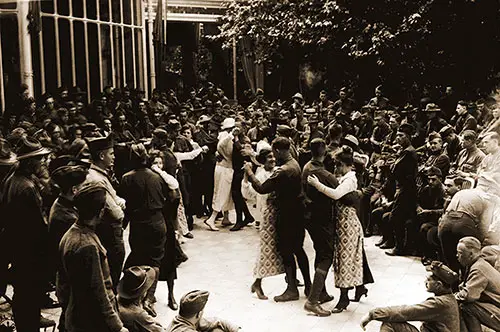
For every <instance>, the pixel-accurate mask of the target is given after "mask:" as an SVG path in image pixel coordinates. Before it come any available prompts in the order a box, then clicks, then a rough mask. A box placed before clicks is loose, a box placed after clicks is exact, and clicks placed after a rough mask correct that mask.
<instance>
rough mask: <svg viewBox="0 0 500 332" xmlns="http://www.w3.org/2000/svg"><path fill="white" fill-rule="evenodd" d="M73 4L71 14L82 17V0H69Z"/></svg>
mask: <svg viewBox="0 0 500 332" xmlns="http://www.w3.org/2000/svg"><path fill="white" fill-rule="evenodd" d="M70 1H71V3H72V5H73V16H75V17H83V0H70Z"/></svg>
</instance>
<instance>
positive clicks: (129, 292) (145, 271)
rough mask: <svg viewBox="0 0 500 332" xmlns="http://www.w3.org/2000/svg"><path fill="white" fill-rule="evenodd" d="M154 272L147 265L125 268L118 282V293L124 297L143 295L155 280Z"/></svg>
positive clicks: (134, 297) (132, 297)
mask: <svg viewBox="0 0 500 332" xmlns="http://www.w3.org/2000/svg"><path fill="white" fill-rule="evenodd" d="M155 273H156V272H155V270H154V269H153V268H151V267H149V266H132V267H131V268H128V269H126V270H125V271H124V272H123V278H122V279H121V280H120V282H119V283H118V295H119V296H120V297H121V298H124V299H136V298H138V297H140V296H142V295H144V293H146V292H147V291H148V289H149V288H151V285H152V284H153V282H154V281H155V277H156V275H155Z"/></svg>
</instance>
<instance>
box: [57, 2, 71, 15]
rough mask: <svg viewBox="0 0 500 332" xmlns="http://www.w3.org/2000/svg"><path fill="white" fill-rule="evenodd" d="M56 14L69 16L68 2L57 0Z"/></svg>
mask: <svg viewBox="0 0 500 332" xmlns="http://www.w3.org/2000/svg"><path fill="white" fill-rule="evenodd" d="M57 13H58V14H59V15H65V16H69V0H57Z"/></svg>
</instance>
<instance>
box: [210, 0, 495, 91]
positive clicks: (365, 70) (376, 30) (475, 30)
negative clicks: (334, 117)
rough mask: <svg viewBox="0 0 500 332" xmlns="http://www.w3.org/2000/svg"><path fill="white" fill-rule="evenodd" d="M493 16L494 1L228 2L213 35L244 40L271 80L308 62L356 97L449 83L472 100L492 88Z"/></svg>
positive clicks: (227, 40) (328, 80)
mask: <svg viewBox="0 0 500 332" xmlns="http://www.w3.org/2000/svg"><path fill="white" fill-rule="evenodd" d="M499 17H500V1H498V0H379V1H366V0H338V1H335V0H270V1H265V0H253V1H252V0H234V1H231V2H229V4H228V7H227V11H226V14H225V16H224V17H223V18H222V20H221V26H220V30H221V32H220V34H219V35H218V36H217V37H216V38H218V39H220V40H222V41H223V42H224V45H225V46H226V47H230V46H231V45H232V40H233V38H236V40H241V39H243V38H250V39H251V40H252V41H253V43H254V52H255V57H256V61H259V62H264V63H265V64H266V69H267V70H268V72H269V73H271V76H272V74H278V76H283V75H287V74H289V73H293V74H294V75H295V76H296V73H298V71H296V70H290V67H298V66H299V65H300V64H304V63H309V64H310V65H312V66H313V67H314V68H315V69H317V70H318V71H322V72H325V73H326V75H325V79H326V82H325V80H323V81H324V83H325V84H326V85H327V86H329V87H339V86H340V85H343V84H345V83H351V84H352V85H354V86H357V87H358V89H360V90H361V92H362V94H363V95H365V94H366V93H369V92H368V91H371V90H372V89H373V86H374V85H376V84H379V83H384V85H386V87H388V89H387V90H392V91H394V93H395V94H396V95H398V96H399V98H400V99H401V100H404V99H406V98H409V97H410V98H411V96H410V92H412V91H421V90H423V89H424V88H425V87H427V88H431V89H432V88H434V87H435V86H439V87H440V88H441V87H442V86H445V85H449V84H451V85H453V86H454V87H455V88H456V90H457V91H459V92H460V93H462V94H465V93H468V94H470V95H472V94H474V93H476V92H477V91H476V90H478V91H482V92H486V93H488V92H489V91H490V90H491V88H492V87H493V86H495V85H496V84H498V81H499V72H500V69H499V61H498V54H499V51H500V19H499ZM285 68H286V69H285ZM290 75H291V74H290ZM285 81H286V82H292V84H291V85H292V87H291V88H290V89H289V90H290V91H293V90H294V89H296V83H293V82H297V80H295V81H294V80H293V79H292V80H285ZM284 92H285V93H286V94H288V93H289V91H287V88H283V89H282V91H276V93H278V94H283V93H284Z"/></svg>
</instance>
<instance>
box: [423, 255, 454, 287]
mask: <svg viewBox="0 0 500 332" xmlns="http://www.w3.org/2000/svg"><path fill="white" fill-rule="evenodd" d="M430 271H431V273H432V275H433V276H434V277H436V278H437V279H438V280H440V281H442V282H443V283H445V284H447V285H453V284H455V283H457V282H458V274H457V273H456V272H455V271H453V270H451V269H450V268H449V267H448V266H446V265H444V264H443V263H442V262H438V261H433V262H432V263H431V265H430Z"/></svg>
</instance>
